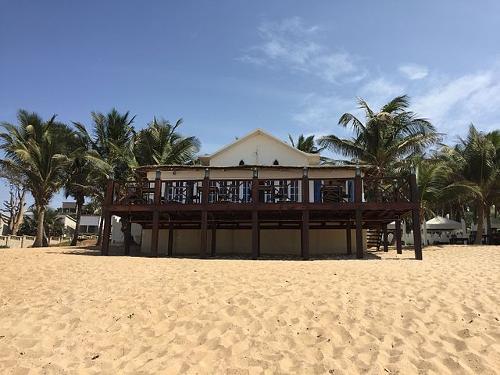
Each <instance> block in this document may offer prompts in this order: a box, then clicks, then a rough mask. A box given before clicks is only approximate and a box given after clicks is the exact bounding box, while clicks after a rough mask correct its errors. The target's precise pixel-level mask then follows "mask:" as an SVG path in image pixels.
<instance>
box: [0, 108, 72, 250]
mask: <svg viewBox="0 0 500 375" xmlns="http://www.w3.org/2000/svg"><path fill="white" fill-rule="evenodd" d="M17 118H18V125H14V124H9V123H2V127H3V129H4V132H2V133H1V134H0V141H1V144H0V148H1V149H2V150H3V151H4V152H5V156H6V157H5V159H3V160H2V161H1V163H2V164H3V165H4V166H5V167H7V168H9V169H11V170H13V171H15V172H16V173H19V174H20V175H23V176H24V177H25V181H26V186H27V188H28V190H29V191H30V193H31V195H32V196H33V199H34V201H35V207H36V217H37V232H36V239H35V242H34V244H33V247H39V246H43V244H44V217H45V211H46V208H47V205H48V204H49V202H50V200H51V198H52V197H53V196H54V194H55V193H56V192H57V191H58V190H59V189H60V188H61V186H62V185H63V184H64V181H65V177H66V168H67V167H68V165H69V164H70V159H69V158H68V157H67V155H66V152H67V150H66V140H67V139H68V136H69V134H70V133H71V132H70V130H69V128H68V127H67V126H66V125H65V124H62V123H59V122H56V120H55V119H56V116H55V115H54V116H52V118H50V119H49V120H48V121H43V120H42V118H41V117H40V116H39V115H37V114H36V113H29V112H27V111H24V110H20V111H19V112H18V116H17Z"/></svg>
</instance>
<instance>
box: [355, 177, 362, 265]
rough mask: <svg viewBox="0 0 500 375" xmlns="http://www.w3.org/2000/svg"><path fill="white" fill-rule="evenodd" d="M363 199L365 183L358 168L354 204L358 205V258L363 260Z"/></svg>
mask: <svg viewBox="0 0 500 375" xmlns="http://www.w3.org/2000/svg"><path fill="white" fill-rule="evenodd" d="M362 198H363V181H362V180H361V171H360V170H359V168H356V176H355V177H354V202H355V203H357V204H358V208H356V258H358V259H361V258H363V211H362V210H361V203H362Z"/></svg>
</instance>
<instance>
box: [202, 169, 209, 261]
mask: <svg viewBox="0 0 500 375" xmlns="http://www.w3.org/2000/svg"><path fill="white" fill-rule="evenodd" d="M209 187H210V180H209V177H208V169H206V170H205V178H203V182H202V195H201V206H202V207H201V226H200V236H201V238H200V257H201V258H206V257H207V247H208V246H207V245H208V211H207V209H208V194H209Z"/></svg>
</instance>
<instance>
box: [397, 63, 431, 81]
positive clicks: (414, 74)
mask: <svg viewBox="0 0 500 375" xmlns="http://www.w3.org/2000/svg"><path fill="white" fill-rule="evenodd" d="M399 71H400V72H401V73H403V74H404V75H405V76H406V78H408V79H411V80H417V79H422V78H425V77H427V75H428V74H429V69H427V67H426V66H422V65H417V64H404V65H401V66H400V67H399Z"/></svg>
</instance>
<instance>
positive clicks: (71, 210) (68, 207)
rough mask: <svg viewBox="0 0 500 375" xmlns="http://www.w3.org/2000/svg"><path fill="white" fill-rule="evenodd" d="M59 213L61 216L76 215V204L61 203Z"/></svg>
mask: <svg viewBox="0 0 500 375" xmlns="http://www.w3.org/2000/svg"><path fill="white" fill-rule="evenodd" d="M61 212H62V213H63V214H76V202H62V206H61Z"/></svg>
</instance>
